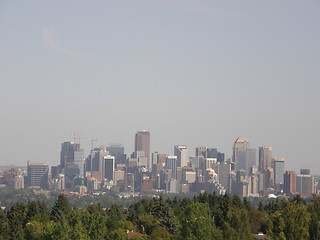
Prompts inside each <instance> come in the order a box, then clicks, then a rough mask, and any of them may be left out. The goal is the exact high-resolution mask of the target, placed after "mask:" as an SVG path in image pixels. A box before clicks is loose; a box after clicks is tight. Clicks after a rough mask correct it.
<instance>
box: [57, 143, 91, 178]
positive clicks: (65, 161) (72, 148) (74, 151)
mask: <svg viewBox="0 0 320 240" xmlns="http://www.w3.org/2000/svg"><path fill="white" fill-rule="evenodd" d="M84 163H85V161H84V150H83V149H81V148H80V144H79V143H74V142H64V143H62V144H61V152H60V168H61V169H65V173H66V177H70V176H69V175H70V174H71V175H73V174H74V173H75V172H76V171H75V170H76V169H78V171H77V172H76V173H75V174H76V175H80V176H84ZM67 169H68V170H67ZM66 170H67V171H66Z"/></svg>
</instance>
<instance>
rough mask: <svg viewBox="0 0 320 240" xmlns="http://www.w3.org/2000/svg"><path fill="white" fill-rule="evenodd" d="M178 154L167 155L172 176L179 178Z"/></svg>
mask: <svg viewBox="0 0 320 240" xmlns="http://www.w3.org/2000/svg"><path fill="white" fill-rule="evenodd" d="M177 162H178V158H177V156H167V157H166V167H168V168H169V169H170V170H171V173H172V175H171V177H172V178H174V179H177Z"/></svg>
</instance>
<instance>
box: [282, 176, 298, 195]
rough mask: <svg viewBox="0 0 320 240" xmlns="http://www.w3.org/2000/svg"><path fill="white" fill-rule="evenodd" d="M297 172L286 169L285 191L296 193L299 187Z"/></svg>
mask: <svg viewBox="0 0 320 240" xmlns="http://www.w3.org/2000/svg"><path fill="white" fill-rule="evenodd" d="M296 178H297V174H296V173H295V172H294V171H286V172H285V174H284V189H283V190H284V193H286V194H295V193H296V189H297V180H296Z"/></svg>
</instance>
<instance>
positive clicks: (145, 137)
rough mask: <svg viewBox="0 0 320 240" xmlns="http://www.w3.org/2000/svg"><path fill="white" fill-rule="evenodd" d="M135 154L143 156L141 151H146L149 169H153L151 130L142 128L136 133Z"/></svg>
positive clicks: (145, 155)
mask: <svg viewBox="0 0 320 240" xmlns="http://www.w3.org/2000/svg"><path fill="white" fill-rule="evenodd" d="M134 151H135V154H136V156H137V155H138V153H139V155H140V156H141V152H143V153H144V157H146V158H147V166H146V167H147V169H148V170H149V171H151V169H152V163H151V158H150V132H148V131H146V130H142V131H139V132H137V133H136V137H135V149H134Z"/></svg>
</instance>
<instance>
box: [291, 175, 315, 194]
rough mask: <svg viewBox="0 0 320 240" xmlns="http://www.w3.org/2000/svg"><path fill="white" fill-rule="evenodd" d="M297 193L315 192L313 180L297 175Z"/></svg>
mask: <svg viewBox="0 0 320 240" xmlns="http://www.w3.org/2000/svg"><path fill="white" fill-rule="evenodd" d="M296 190H297V193H299V194H312V193H315V192H316V182H315V178H314V177H313V176H310V175H302V174H300V175H297V189H296Z"/></svg>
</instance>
